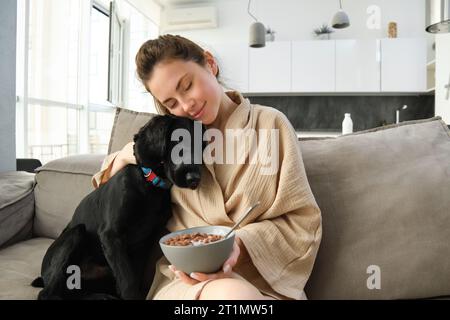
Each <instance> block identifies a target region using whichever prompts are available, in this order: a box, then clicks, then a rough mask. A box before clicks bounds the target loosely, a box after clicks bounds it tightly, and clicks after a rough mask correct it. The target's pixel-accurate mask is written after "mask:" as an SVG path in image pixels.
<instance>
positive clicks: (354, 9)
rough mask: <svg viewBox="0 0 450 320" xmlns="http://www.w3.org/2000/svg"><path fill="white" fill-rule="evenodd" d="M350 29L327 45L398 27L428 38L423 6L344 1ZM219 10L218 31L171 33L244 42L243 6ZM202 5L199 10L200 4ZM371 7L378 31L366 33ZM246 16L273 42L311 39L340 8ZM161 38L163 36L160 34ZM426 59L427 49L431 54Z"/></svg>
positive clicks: (230, 2)
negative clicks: (272, 36)
mask: <svg viewBox="0 0 450 320" xmlns="http://www.w3.org/2000/svg"><path fill="white" fill-rule="evenodd" d="M342 3H343V9H344V10H345V11H346V12H347V13H348V15H349V17H350V22H351V26H350V27H349V28H346V29H342V30H336V32H335V33H333V34H332V36H331V38H332V39H368V38H369V39H370V38H385V37H387V25H388V23H389V22H390V21H396V22H397V28H398V37H428V38H429V39H430V42H429V47H430V48H431V44H432V37H430V36H428V34H427V33H426V32H425V0H343V1H342ZM207 4H214V5H216V6H217V8H218V14H219V28H216V29H207V30H191V31H171V33H174V34H180V35H182V36H185V37H188V38H190V39H192V40H194V41H197V42H199V43H203V42H204V43H215V42H218V41H221V42H222V41H223V42H246V41H248V27H249V25H250V24H251V23H252V22H253V21H254V20H253V19H252V18H251V17H250V16H249V15H248V14H247V5H248V1H247V0H220V1H211V2H209V3H207ZM203 5H204V4H203ZM371 5H376V6H378V7H379V8H380V21H381V23H380V29H368V27H367V20H368V18H369V14H368V13H367V12H366V10H367V8H368V7H369V6H371ZM251 7H252V9H251V12H252V13H253V14H254V15H255V16H256V17H257V18H258V20H259V21H261V22H262V23H264V25H265V26H266V27H268V26H269V27H271V28H272V29H275V31H276V34H275V36H276V39H277V40H309V39H314V35H313V33H312V32H313V29H314V28H316V27H319V26H320V25H321V24H322V23H328V24H330V22H331V18H332V16H333V14H334V13H335V12H336V11H337V9H338V8H339V1H338V0H253V1H252V6H251ZM161 33H165V32H164V30H161ZM430 54H431V49H430Z"/></svg>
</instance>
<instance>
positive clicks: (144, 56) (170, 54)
mask: <svg viewBox="0 0 450 320" xmlns="http://www.w3.org/2000/svg"><path fill="white" fill-rule="evenodd" d="M176 59H180V60H184V61H193V62H195V63H198V64H199V65H201V66H203V67H204V66H205V65H206V58H205V55H204V50H203V49H202V48H201V47H200V46H199V45H198V44H196V43H194V42H192V41H191V40H189V39H186V38H184V37H182V36H179V35H172V34H165V35H161V36H159V37H158V38H157V39H152V40H148V41H146V42H145V43H144V44H143V45H142V46H141V48H140V49H139V51H138V53H137V54H136V71H137V75H138V77H139V79H140V80H141V81H142V83H143V84H144V86H145V89H147V91H148V92H150V93H151V91H150V89H149V88H148V87H147V85H146V82H147V81H148V80H149V79H150V77H151V75H152V72H153V68H154V67H155V65H156V64H157V63H158V62H162V61H164V62H166V61H170V60H176ZM216 77H217V78H218V77H219V72H217V75H216ZM153 98H154V100H155V107H156V110H157V111H158V113H160V114H168V113H169V112H168V111H167V108H166V107H164V106H163V104H162V103H161V102H160V101H158V100H157V99H156V98H155V97H153Z"/></svg>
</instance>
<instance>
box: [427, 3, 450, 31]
mask: <svg viewBox="0 0 450 320" xmlns="http://www.w3.org/2000/svg"><path fill="white" fill-rule="evenodd" d="M426 8H427V15H426V25H427V27H426V29H425V30H426V31H427V32H429V33H448V32H450V0H427V7H426Z"/></svg>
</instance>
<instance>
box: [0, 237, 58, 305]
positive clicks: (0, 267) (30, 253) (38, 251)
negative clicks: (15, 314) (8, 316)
mask: <svg viewBox="0 0 450 320" xmlns="http://www.w3.org/2000/svg"><path fill="white" fill-rule="evenodd" d="M52 242H53V240H52V239H47V238H34V239H31V240H26V241H22V242H20V243H17V244H15V245H13V246H10V247H8V248H5V249H3V250H0V274H1V276H0V300H4V299H14V300H16V299H20V300H30V299H36V297H37V294H38V292H39V291H40V290H41V289H40V288H33V287H32V286H31V285H30V284H31V282H32V281H33V280H34V279H35V278H36V277H38V276H39V275H40V273H41V263H42V259H43V257H44V255H45V252H46V251H47V248H48V247H49V246H50V244H51V243H52Z"/></svg>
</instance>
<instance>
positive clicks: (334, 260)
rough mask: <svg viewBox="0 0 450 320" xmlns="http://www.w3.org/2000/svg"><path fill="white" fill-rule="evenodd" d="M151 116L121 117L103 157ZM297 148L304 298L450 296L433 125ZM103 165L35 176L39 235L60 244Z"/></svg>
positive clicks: (438, 127) (447, 213) (446, 180)
mask: <svg viewBox="0 0 450 320" xmlns="http://www.w3.org/2000/svg"><path fill="white" fill-rule="evenodd" d="M152 116H154V114H150V113H140V112H134V111H130V110H126V109H121V108H118V109H117V112H116V118H115V123H114V129H113V132H112V134H111V141H110V146H109V151H110V152H114V151H116V150H119V149H121V148H122V147H123V146H124V145H125V144H126V143H127V142H129V141H131V140H132V137H133V134H134V133H136V132H137V131H138V130H139V128H140V127H141V126H142V125H143V124H145V123H146V122H147V121H148V120H149V119H150V118H151V117H152ZM299 145H300V149H301V151H302V155H303V161H304V164H305V169H306V173H307V176H308V180H309V184H310V186H311V190H312V192H313V194H314V196H315V198H316V201H317V203H318V205H319V207H320V209H321V212H322V224H323V237H322V242H321V246H320V249H319V253H318V256H317V259H316V262H315V265H314V268H313V272H312V274H311V277H310V279H309V281H308V283H307V285H306V288H305V292H306V294H307V296H308V297H309V298H311V299H347V298H349V299H372V298H380V299H388V298H423V297H433V296H441V295H450V283H449V282H448V281H447V278H448V269H449V267H450V242H449V241H448V239H449V235H450V232H449V231H448V230H450V209H449V208H450V197H449V196H448V195H450V165H449V163H450V162H449V159H450V136H449V130H448V128H447V126H446V125H445V123H444V122H443V121H442V120H441V118H440V117H435V118H431V119H426V120H419V121H409V122H402V123H400V124H398V125H390V126H385V127H380V128H375V129H371V130H366V131H362V132H356V133H354V134H350V135H345V136H340V137H338V138H334V139H333V138H329V139H311V140H302V141H300V142H299ZM103 157H104V155H84V156H74V157H69V158H63V159H59V160H56V161H52V162H49V163H48V164H46V165H45V166H43V167H42V168H41V169H40V170H39V172H38V173H37V175H36V178H37V186H36V188H35V198H36V218H35V224H34V232H35V234H36V235H38V236H47V237H52V238H55V237H57V236H58V235H59V233H60V232H61V231H62V230H63V228H64V227H65V225H66V224H67V223H68V222H69V220H70V219H71V217H72V215H73V212H74V210H75V208H76V206H77V205H78V203H79V202H80V200H81V199H82V198H83V197H84V196H85V195H86V194H87V193H89V192H90V191H91V190H92V189H93V187H92V185H91V177H92V175H93V174H94V173H95V172H97V171H98V170H99V169H100V165H101V163H102V160H103ZM378 280H379V281H378ZM378 287H379V288H378Z"/></svg>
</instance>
